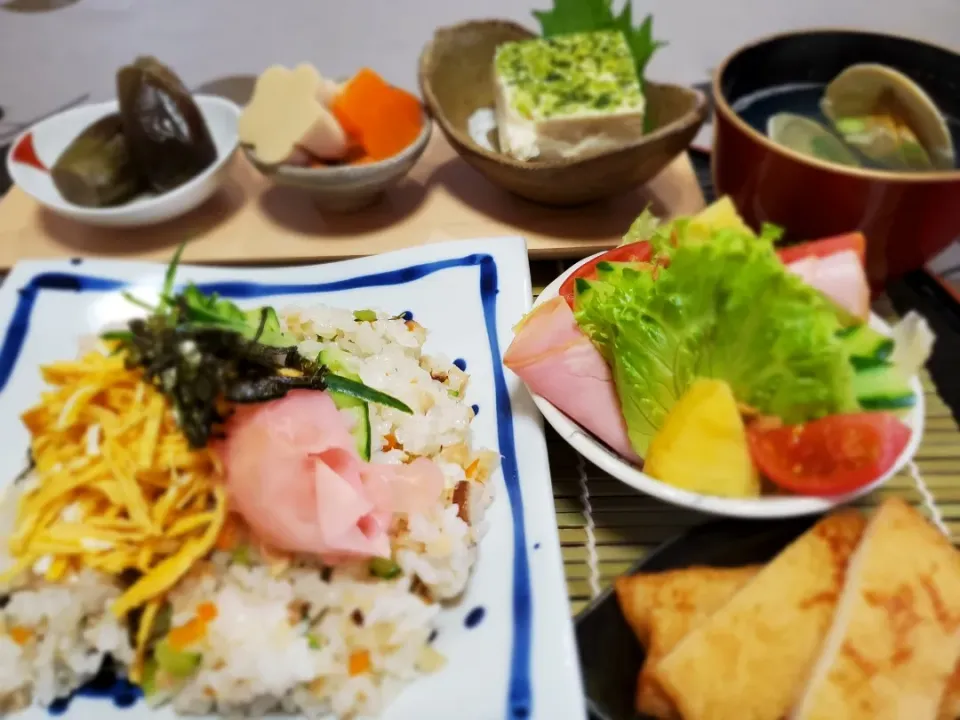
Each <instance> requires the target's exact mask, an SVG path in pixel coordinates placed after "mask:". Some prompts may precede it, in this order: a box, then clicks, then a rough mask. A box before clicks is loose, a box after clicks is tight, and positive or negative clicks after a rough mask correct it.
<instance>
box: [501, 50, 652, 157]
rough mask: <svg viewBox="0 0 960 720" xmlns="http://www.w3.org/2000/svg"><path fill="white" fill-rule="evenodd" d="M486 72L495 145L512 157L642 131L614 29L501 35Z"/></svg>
mask: <svg viewBox="0 0 960 720" xmlns="http://www.w3.org/2000/svg"><path fill="white" fill-rule="evenodd" d="M493 74H494V92H495V95H496V97H495V101H496V116H497V133H498V136H499V140H500V149H501V151H502V152H505V153H507V154H509V155H512V156H513V157H515V158H517V159H518V160H533V159H540V160H556V159H560V158H575V157H580V156H583V155H589V154H595V153H599V152H603V151H606V150H612V149H615V148H618V147H623V146H624V145H628V144H629V143H631V142H634V141H636V140H637V139H638V138H639V137H640V136H641V135H642V134H643V115H644V107H645V101H644V97H643V92H642V90H641V88H640V81H639V79H638V78H637V69H636V65H635V63H634V59H633V55H632V54H631V53H630V48H629V47H628V46H627V41H626V39H625V38H624V36H623V34H622V33H620V32H617V31H601V32H590V33H572V34H570V35H558V36H555V37H550V38H538V39H536V40H525V41H522V42H512V43H505V44H503V45H501V46H500V47H498V48H497V52H496V55H495V57H494V61H493Z"/></svg>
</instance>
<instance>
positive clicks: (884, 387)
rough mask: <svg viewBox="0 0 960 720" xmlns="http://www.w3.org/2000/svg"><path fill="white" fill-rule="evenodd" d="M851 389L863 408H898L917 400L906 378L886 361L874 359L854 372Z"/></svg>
mask: <svg viewBox="0 0 960 720" xmlns="http://www.w3.org/2000/svg"><path fill="white" fill-rule="evenodd" d="M853 391H854V394H855V395H856V397H857V402H858V403H860V407H862V408H863V409H864V410H898V409H902V408H910V407H913V406H914V405H915V404H916V402H917V398H916V396H915V395H914V394H913V390H912V389H911V388H910V384H909V383H908V382H907V380H906V378H904V376H903V374H902V373H901V372H900V370H898V369H897V367H896V366H895V365H893V364H891V363H888V362H882V361H875V362H873V363H872V364H870V365H869V366H865V367H863V368H862V369H860V370H858V371H857V372H856V373H854V376H853Z"/></svg>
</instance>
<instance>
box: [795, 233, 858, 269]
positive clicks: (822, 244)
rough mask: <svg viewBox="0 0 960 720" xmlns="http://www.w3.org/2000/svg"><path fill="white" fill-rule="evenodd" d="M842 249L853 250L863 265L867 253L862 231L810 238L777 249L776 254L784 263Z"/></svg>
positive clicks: (828, 253)
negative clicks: (817, 238)
mask: <svg viewBox="0 0 960 720" xmlns="http://www.w3.org/2000/svg"><path fill="white" fill-rule="evenodd" d="M844 250H853V251H854V252H855V253H856V254H857V257H858V258H860V264H861V265H863V263H864V260H865V258H866V254H867V240H866V238H865V237H864V236H863V233H859V232H852V233H847V234H846V235H836V236H834V237H828V238H823V239H822V240H811V241H810V242H804V243H800V244H798V245H791V246H789V247H785V248H781V249H779V250H777V256H778V257H779V258H780V262H782V263H783V264H784V265H789V264H790V263H792V262H796V261H797V260H802V259H804V258H807V257H818V258H824V257H829V256H830V255H834V254H836V253H838V252H843V251H844Z"/></svg>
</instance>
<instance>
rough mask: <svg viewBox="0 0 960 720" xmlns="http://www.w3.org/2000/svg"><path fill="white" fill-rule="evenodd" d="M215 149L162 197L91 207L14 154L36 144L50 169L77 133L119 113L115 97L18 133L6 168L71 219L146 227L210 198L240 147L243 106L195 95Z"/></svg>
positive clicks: (42, 201)
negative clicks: (200, 166) (68, 195)
mask: <svg viewBox="0 0 960 720" xmlns="http://www.w3.org/2000/svg"><path fill="white" fill-rule="evenodd" d="M193 99H194V101H195V102H196V103H197V106H198V107H199V108H200V112H201V113H202V114H203V119H204V120H206V123H207V127H209V128H210V134H211V135H212V136H213V142H214V144H215V145H216V147H217V159H216V161H215V162H214V163H213V164H212V165H211V166H210V167H208V168H207V169H206V170H204V171H203V172H202V173H200V174H199V175H197V177H195V178H193V179H192V180H190V181H189V182H187V183H184V184H183V185H181V186H180V187H178V188H175V189H174V190H170V191H169V192H165V193H162V194H160V195H146V194H145V195H142V196H140V197H138V198H135V199H134V200H131V201H130V202H128V203H125V204H123V205H117V206H115V207H108V208H88V207H82V206H80V205H74V204H73V203H71V202H68V201H67V200H65V199H64V198H63V196H62V195H60V192H59V191H58V190H57V188H56V186H55V185H54V184H53V180H52V179H51V178H50V173H49V172H47V171H46V170H41V169H39V168H37V167H34V166H33V165H30V164H28V163H25V162H21V161H19V160H17V159H16V158H17V157H18V155H21V153H19V152H18V150H20V148H21V145H23V144H29V143H31V142H32V143H33V148H34V151H35V152H36V155H37V158H38V159H39V160H40V163H41V164H42V165H43V166H44V167H46V168H49V167H52V166H53V165H54V163H56V161H57V158H58V157H60V154H61V153H62V152H63V151H64V150H66V148H67V146H68V145H69V144H70V143H71V142H72V141H73V139H74V138H75V137H77V135H79V134H80V133H81V132H83V131H84V130H85V129H86V128H87V127H89V126H90V125H91V124H93V123H94V122H96V121H97V120H99V119H100V118H102V117H103V116H105V115H109V114H110V113H114V112H117V107H118V105H117V101H116V100H113V101H110V102H104V103H99V104H96V105H84V106H82V107H78V108H75V109H73V110H67V111H66V112H62V113H59V114H57V115H54V116H53V117H49V118H47V119H46V120H43V121H42V122H39V123H37V124H36V125H34V126H33V127H32V128H30V129H29V130H27V131H26V132H24V133H23V134H22V135H20V136H19V137H18V138H17V139H16V140H15V141H14V143H13V145H12V146H11V149H10V153H9V154H8V155H7V172H8V173H9V174H10V177H11V178H12V179H13V181H14V182H15V183H16V184H17V185H19V186H20V188H21V189H22V190H23V191H24V192H26V193H27V194H28V195H31V196H32V197H33V198H34V199H35V200H36V201H37V202H38V203H40V204H41V205H43V206H44V207H46V208H48V209H50V210H52V211H53V212H55V213H57V214H58V215H63V216H64V217H68V218H70V219H71V220H76V221H77V222H82V223H86V224H88V225H99V226H102V227H142V226H145V225H154V224H156V223H160V222H163V221H164V220H170V219H171V218H175V217H177V216H179V215H183V214H185V213H187V212H189V211H190V210H193V209H194V208H195V207H197V206H199V205H200V204H201V203H203V202H204V201H205V200H207V199H208V198H209V197H210V196H211V195H213V193H214V192H216V190H217V188H218V187H219V186H220V183H221V182H222V180H223V177H224V174H225V172H226V169H227V161H228V160H229V159H230V158H231V157H232V155H233V153H234V151H235V150H236V148H237V121H238V119H239V117H240V108H239V107H237V105H235V104H234V103H232V102H230V101H229V100H226V99H224V98H220V97H214V96H212V95H194V97H193Z"/></svg>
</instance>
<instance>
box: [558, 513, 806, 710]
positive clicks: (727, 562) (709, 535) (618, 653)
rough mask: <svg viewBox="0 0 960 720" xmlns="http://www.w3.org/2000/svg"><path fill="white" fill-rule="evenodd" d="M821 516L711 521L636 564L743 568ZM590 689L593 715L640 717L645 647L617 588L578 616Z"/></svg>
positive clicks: (643, 568)
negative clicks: (640, 677) (638, 699)
mask: <svg viewBox="0 0 960 720" xmlns="http://www.w3.org/2000/svg"><path fill="white" fill-rule="evenodd" d="M816 519H817V518H795V519H790V520H773V521H767V520H764V521H751V520H721V521H719V522H710V523H707V524H705V525H701V526H699V527H695V528H693V529H692V530H690V531H688V532H686V533H684V534H682V535H680V536H678V537H676V538H674V539H673V540H669V541H667V542H666V543H664V544H663V545H661V546H660V547H658V548H657V549H656V550H654V551H653V552H652V553H650V554H649V555H648V556H647V557H646V558H644V559H643V560H642V561H641V562H640V563H638V564H637V565H635V566H634V567H633V568H631V569H630V571H629V573H628V574H630V575H633V574H635V573H638V572H658V571H662V570H676V569H679V568H685V567H690V566H692V565H712V566H715V567H738V566H742V565H751V564H754V563H764V562H767V561H768V560H770V559H772V558H773V557H774V556H775V555H776V554H777V553H779V552H780V551H781V550H783V548H785V547H786V546H787V545H789V544H790V542H791V541H792V540H795V539H796V538H797V537H798V536H799V535H800V534H801V533H803V532H804V531H805V530H807V529H808V528H809V527H810V526H811V525H813V523H814V521H815V520H816ZM576 631H577V646H578V647H579V650H580V662H581V665H582V667H583V684H584V691H585V692H586V695H587V708H588V710H589V711H590V715H591V718H592V720H639V719H640V718H645V717H646V716H642V715H638V714H637V712H636V711H635V710H634V707H633V706H634V699H635V697H636V689H637V675H638V673H639V672H640V667H641V665H642V664H643V648H642V647H641V646H640V644H639V643H638V642H637V639H636V638H635V637H634V635H633V632H632V631H631V630H630V627H629V626H628V625H627V622H626V620H624V619H623V615H622V614H621V612H620V607H619V606H618V605H617V598H616V597H615V596H614V594H613V592H612V590H607V591H606V592H604V593H603V594H602V595H600V596H599V597H598V598H597V599H596V600H595V601H594V602H593V603H592V604H591V605H590V606H588V607H587V608H585V609H584V610H583V611H582V612H581V613H580V614H579V615H578V616H577V620H576Z"/></svg>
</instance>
